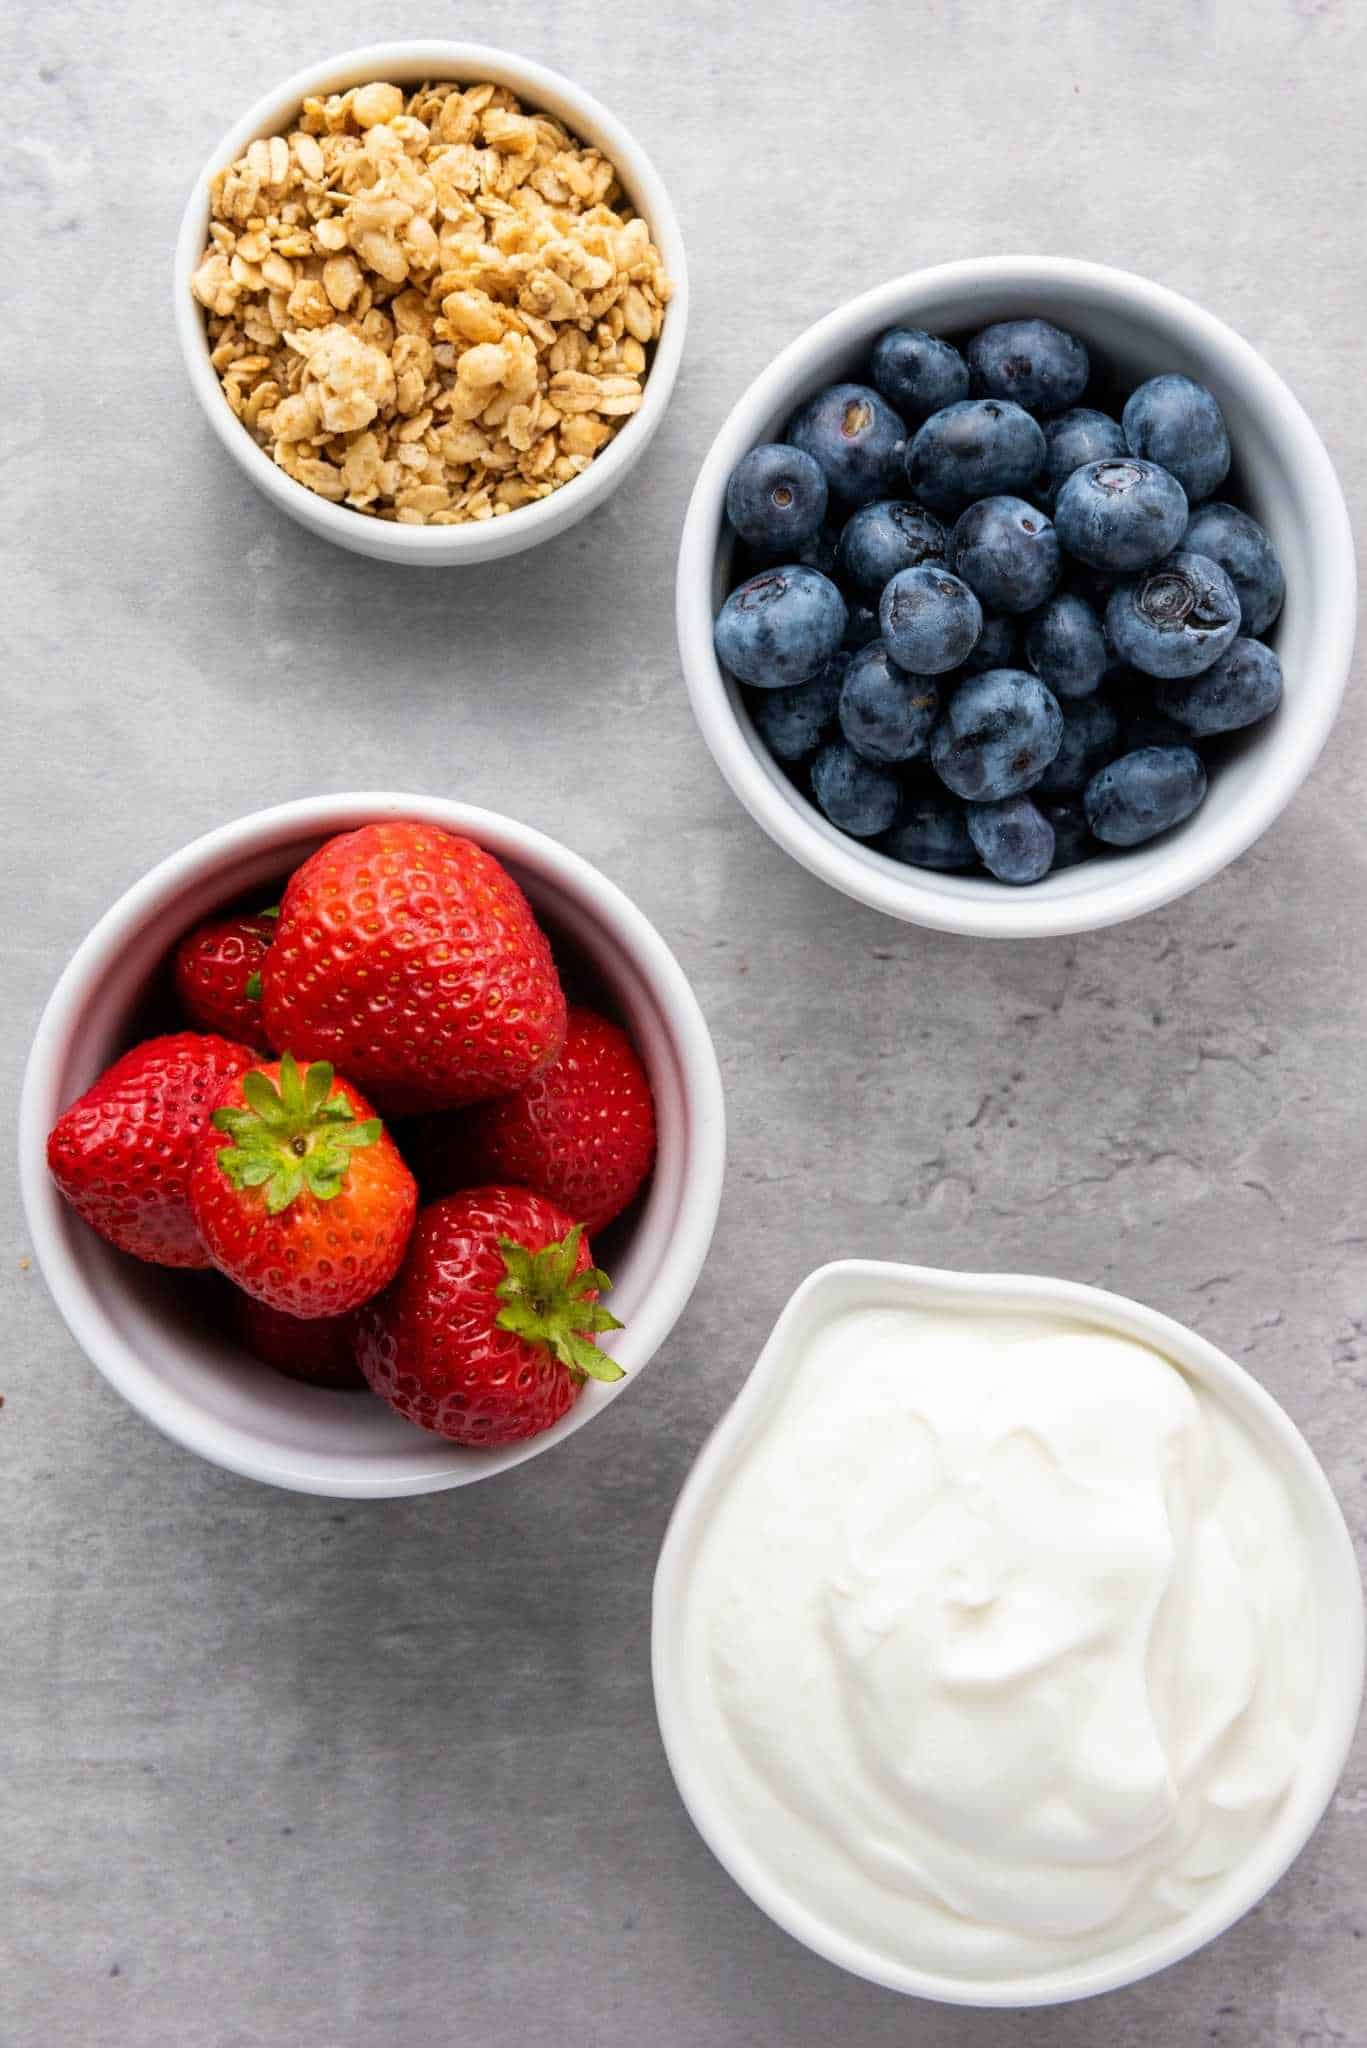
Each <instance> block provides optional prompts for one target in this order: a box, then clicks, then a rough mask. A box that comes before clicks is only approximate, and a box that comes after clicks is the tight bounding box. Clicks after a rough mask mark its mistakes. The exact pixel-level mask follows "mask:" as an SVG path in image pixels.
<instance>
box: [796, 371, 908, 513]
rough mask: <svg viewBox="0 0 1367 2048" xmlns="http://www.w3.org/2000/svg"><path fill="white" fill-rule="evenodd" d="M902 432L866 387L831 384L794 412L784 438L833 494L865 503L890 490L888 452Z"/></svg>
mask: <svg viewBox="0 0 1367 2048" xmlns="http://www.w3.org/2000/svg"><path fill="white" fill-rule="evenodd" d="M906 434H907V430H906V427H905V426H904V425H903V423H902V421H901V419H900V417H899V416H898V414H897V413H895V412H894V411H893V409H892V407H891V406H890V405H889V404H888V402H887V400H886V399H885V398H881V397H880V396H879V394H878V393H877V392H876V391H873V390H870V388H869V386H868V385H867V384H832V385H829V386H828V387H827V389H826V390H825V391H818V392H817V394H816V397H815V398H809V399H808V401H807V403H806V405H804V406H803V407H802V408H801V409H800V411H798V412H797V413H796V414H795V415H794V416H793V419H792V422H791V424H790V425H789V428H788V439H789V440H790V441H792V442H793V443H794V444H795V445H796V446H797V447H799V448H801V449H803V450H804V451H805V453H806V454H808V455H810V456H811V457H812V458H813V460H814V461H816V462H818V463H819V464H820V465H821V468H822V470H823V472H824V473H825V477H826V483H827V486H828V487H829V489H830V491H831V493H832V494H833V496H835V497H837V498H840V499H842V500H843V502H844V503H845V504H847V505H867V504H868V502H869V500H870V499H872V498H885V497H887V495H888V492H889V484H890V476H891V466H892V456H893V450H894V449H895V448H896V447H897V444H898V442H899V441H905V439H906Z"/></svg>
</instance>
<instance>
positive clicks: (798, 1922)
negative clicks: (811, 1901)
mask: <svg viewBox="0 0 1367 2048" xmlns="http://www.w3.org/2000/svg"><path fill="white" fill-rule="evenodd" d="M906 1305H911V1306H914V1307H917V1308H939V1307H943V1308H949V1309H963V1308H966V1307H973V1306H979V1305H980V1306H983V1307H987V1308H991V1309H995V1310H998V1311H1010V1310H1018V1311H1026V1312H1030V1311H1034V1312H1036V1313H1039V1312H1044V1313H1046V1314H1047V1313H1053V1314H1058V1315H1063V1316H1066V1317H1067V1318H1069V1319H1070V1320H1071V1321H1074V1322H1079V1321H1080V1322H1084V1323H1090V1324H1094V1325H1097V1326H1099V1327H1100V1328H1102V1329H1105V1330H1108V1331H1111V1332H1118V1333H1120V1334H1122V1335H1124V1336H1128V1337H1133V1338H1136V1339H1138V1340H1139V1341H1140V1342H1141V1343H1144V1344H1147V1345H1149V1346H1151V1347H1152V1348H1153V1349H1154V1350H1156V1351H1158V1352H1160V1353H1161V1354H1162V1355H1163V1356H1165V1357H1166V1358H1169V1359H1170V1360H1172V1362H1173V1363H1174V1364H1175V1365H1177V1366H1179V1367H1180V1368H1181V1370H1182V1371H1184V1372H1185V1373H1187V1374H1188V1375H1189V1376H1190V1378H1191V1379H1192V1380H1193V1381H1195V1382H1196V1384H1197V1385H1198V1386H1199V1387H1201V1388H1202V1389H1203V1390H1206V1391H1208V1392H1209V1393H1211V1394H1212V1395H1213V1396H1215V1397H1216V1398H1217V1399H1218V1400H1219V1401H1220V1402H1221V1403H1223V1404H1224V1405H1225V1406H1226V1407H1227V1408H1228V1410H1229V1411H1230V1413H1232V1414H1233V1415H1234V1416H1235V1417H1236V1418H1237V1419H1238V1420H1239V1421H1240V1422H1241V1423H1242V1424H1243V1426H1244V1427H1245V1429H1247V1430H1248V1432H1249V1433H1250V1435H1251V1436H1252V1437H1253V1439H1254V1442H1255V1443H1256V1444H1257V1445H1258V1446H1259V1448H1260V1449H1261V1450H1262V1452H1263V1453H1264V1455H1265V1456H1266V1457H1267V1459H1268V1461H1269V1462H1270V1463H1271V1464H1272V1465H1274V1466H1275V1467H1276V1469H1277V1470H1278V1471H1279V1472H1280V1473H1281V1475H1282V1477H1283V1479H1284V1481H1285V1483H1286V1486H1287V1488H1288V1490H1289V1492H1290V1495H1291V1498H1292V1501H1293V1503H1294V1505H1295V1506H1296V1508H1297V1510H1298V1512H1299V1515H1300V1517H1301V1522H1302V1527H1303V1530H1304V1534H1305V1540H1306V1546H1307V1552H1308V1555H1309V1559H1310V1569H1311V1571H1312V1573H1313V1575H1314V1578H1315V1582H1316V1589H1317V1594H1318V1601H1319V1621H1320V1627H1319V1632H1318V1634H1319V1654H1320V1671H1319V1686H1318V1701H1317V1708H1316V1712H1315V1718H1314V1721H1313V1724H1312V1726H1311V1728H1310V1730H1309V1733H1308V1736H1307V1738H1306V1741H1305V1745H1304V1750H1303V1754H1302V1758H1301V1762H1300V1765H1299V1768H1298V1770H1297V1773H1296V1775H1295V1777H1294V1779H1293V1781H1292V1784H1291V1786H1290V1789H1289V1790H1288V1793H1287V1796H1286V1799H1285V1801H1284V1803H1283V1805H1282V1806H1281V1808H1280V1809H1279V1810H1278V1813H1277V1816H1276V1819H1275V1820H1274V1822H1273V1823H1272V1824H1271V1826H1270V1827H1268V1829H1267V1830H1266V1832H1265V1833H1264V1835H1263V1836H1262V1838H1261V1839H1260V1841H1259V1842H1258V1844H1257V1846H1256V1849H1255V1850H1254V1851H1253V1852H1252V1853H1251V1854H1250V1855H1248V1856H1247V1857H1246V1858H1245V1860H1244V1861H1242V1862H1241V1863H1239V1864H1237V1865H1236V1866H1235V1867H1234V1868H1233V1869H1232V1870H1231V1871H1230V1872H1229V1873H1228V1874H1227V1876H1226V1877H1225V1878H1223V1879H1221V1880H1218V1881H1217V1882H1216V1884H1215V1887H1214V1889H1213V1890H1212V1892H1211V1895H1210V1897H1209V1899H1208V1900H1207V1901H1206V1902H1205V1904H1204V1905H1203V1906H1202V1908H1201V1910H1200V1911H1199V1912H1196V1913H1192V1914H1190V1915H1188V1916H1187V1917H1185V1918H1183V1919H1181V1920H1178V1921H1175V1922H1174V1923H1173V1924H1172V1925H1171V1926H1168V1927H1164V1928H1160V1929H1159V1930H1158V1931H1157V1932H1155V1933H1153V1934H1152V1935H1150V1936H1148V1937H1146V1938H1145V1939H1144V1940H1142V1941H1139V1942H1134V1943H1132V1944H1130V1945H1129V1946H1128V1947H1127V1948H1124V1949H1120V1950H1117V1951H1116V1952H1114V1953H1113V1954H1111V1955H1105V1956H1100V1957H1094V1958H1092V1959H1090V1960H1088V1961H1085V1962H1080V1963H1078V1964H1077V1965H1075V1966H1073V1967H1072V1968H1069V1969H1063V1970H1051V1971H1049V1972H1041V1973H1040V1974H1038V1975H1035V1976H1029V1977H1014V1978H1011V1979H1009V1980H1001V1981H998V1982H996V1983H984V1982H982V1981H980V1980H978V1979H975V1978H956V1977H950V1976H945V1975H942V1974H937V1973H935V1972H932V1971H930V1970H922V1969H917V1968H910V1967H907V1966H905V1965H904V1964H902V1963H901V1962H900V1961H899V1960H897V1959H894V1958H890V1957H888V1956H886V1955H883V1954H880V1953H879V1952H878V1951H876V1950H875V1949H873V1948H871V1947H866V1946H864V1945H862V1944H861V1943H859V1942H857V1941H854V1940H852V1939H850V1938H849V1936H848V1935H846V1934H845V1933H843V1932H841V1931H839V1930H837V1929H835V1928H833V1927H831V1926H829V1925H827V1924H826V1923H825V1922H824V1921H822V1920H821V1919H819V1918H818V1917H817V1916H816V1915H815V1914H814V1913H813V1912H812V1911H811V1910H810V1908H809V1907H808V1906H807V1905H806V1904H804V1903H803V1902H801V1901H800V1900H798V1899H797V1898H796V1897H794V1896H793V1894H792V1892H791V1891H790V1890H789V1888H788V1887H787V1886H786V1885H785V1883H784V1881H783V1879H782V1877H781V1876H779V1875H778V1874H777V1873H776V1872H775V1871H774V1870H773V1869H772V1868H771V1867H769V1866H768V1865H766V1864H765V1862H764V1861H763V1860H762V1858H761V1857H760V1856H759V1855H757V1854H756V1852H755V1850H754V1849H753V1847H752V1846H751V1844H750V1843H749V1841H747V1839H746V1836H745V1832H744V1829H743V1827H742V1826H741V1825H740V1824H739V1822H738V1817H737V1815H736V1813H735V1812H734V1811H733V1810H731V1809H729V1808H728V1805H727V1802H726V1799H725V1797H724V1795H723V1794H722V1792H721V1790H720V1781H719V1779H718V1776H717V1774H716V1772H715V1769H714V1768H713V1765H712V1762H711V1759H710V1756H709V1751H708V1745H707V1743H706V1742H705V1741H704V1740H701V1739H700V1736H699V1732H698V1729H697V1727H696V1725H695V1722H694V1719H693V1715H692V1712H691V1709H690V1686H689V1682H688V1666H687V1663H686V1659H685V1654H684V1642H685V1637H686V1634H687V1630H688V1618H689V1588H690V1580H691V1573H692V1567H693V1561H694V1557H695V1553H696V1550H697V1545H698V1541H699V1538H700V1537H701V1535H702V1533H703V1530H704V1528H705V1526H706V1524H707V1521H708V1517H709V1515H710V1514H711V1513H712V1511H713V1509H714V1507H715V1504H716V1502H717V1500H718V1499H719V1497H720V1494H721V1492H722V1490H723V1489H724V1487H725V1485H726V1482H727V1480H728V1478H729V1476H730V1472H731V1469H732V1466H733V1464H734V1462H735V1461H736V1459H737V1458H738V1457H740V1456H741V1455H742V1454H743V1453H744V1451H745V1450H746V1449H747V1448H748V1446H749V1445H750V1444H751V1443H752V1442H753V1441H755V1439H756V1438H757V1437H758V1436H759V1435H760V1433H761V1432H762V1431H763V1429H764V1427H765V1425H766V1422H767V1419H768V1417H769V1416H770V1415H771V1413H773V1411H774V1409H775V1407H776V1406H777V1404H778V1403H779V1401H780V1400H781V1398H782V1395H783V1390H784V1386H785V1383H786V1381H787V1379H788V1377H789V1375H790V1374H791V1372H792V1371H793V1370H794V1369H795V1367H796V1364H797V1361H798V1359H799V1355H800V1353H801V1351H802V1350H803V1349H804V1348H805V1347H806V1345H807V1344H808V1342H809V1341H810V1339H811V1338H812V1336H813V1335H814V1334H815V1332H816V1331H817V1330H818V1329H819V1328H821V1327H822V1326H823V1325H824V1324H825V1323H827V1322H828V1321H829V1320H830V1319H831V1318H832V1317H835V1316H839V1315H841V1314H843V1313H844V1312H846V1311H847V1310H849V1309H851V1308H863V1307H870V1306H873V1307H883V1306H887V1307H898V1306H906ZM652 1659H653V1668H654V1681H655V1704H656V1709H657V1712H658V1714H659V1720H660V1732H661V1734H662V1736H663V1738H664V1746H665V1751H666V1753H667V1755H668V1758H669V1763H670V1768H671V1769H672V1771H673V1773H674V1779H675V1783H676V1784H677V1786H678V1788H679V1793H680V1795H681V1797H682V1799H683V1802H684V1805H685V1806H686V1807H687V1809H688V1811H689V1813H690V1815H691V1816H692V1819H693V1821H694V1823H695V1825H696V1826H697V1829H698V1831H699V1833H700V1834H701V1835H702V1837H703V1839H704V1841H705V1842H706V1843H707V1845H708V1847H709V1848H710V1849H711V1850H712V1852H713V1854H714V1855H715V1856H716V1857H717V1858H718V1859H719V1861H720V1862H721V1863H722V1864H723V1865H724V1866H725V1868H726V1869H727V1870H728V1871H729V1872H730V1874H731V1876H732V1877H733V1878H734V1879H735V1881H736V1883H737V1884H738V1885H740V1887H741V1889H742V1890H743V1891H745V1892H748V1893H749V1895H750V1897H751V1898H752V1899H753V1900H754V1902H755V1904H756V1905H757V1906H759V1907H761V1908H762V1909H763V1911H764V1912H766V1913H768V1914H769V1916H770V1917H771V1918H772V1919H774V1920H776V1921H777V1922H778V1924H779V1926H780V1927H783V1928H786V1929H787V1931H788V1933H789V1934H792V1935H795V1936H796V1937H797V1939H798V1940H799V1941H801V1942H805V1943H806V1945H807V1946H808V1947H809V1948H811V1949H814V1950H815V1951H816V1952H817V1954H818V1955H822V1956H825V1957H827V1958H828V1959H829V1960H830V1961H831V1962H833V1963H839V1964H840V1965H841V1967H842V1968H844V1969H847V1970H852V1971H853V1972H854V1973H855V1974H856V1975H857V1976H860V1977H867V1978H869V1979H870V1980H871V1981H872V1982H874V1983H876V1984H885V1985H887V1986H888V1987H889V1988H890V1989H892V1990H894V1991H905V1992H910V1993H913V1994H915V1995H916V1996H918V1997H921V1998H933V1999H939V2000H942V2001H945V2002H947V2003H950V2004H955V2005H976V2006H1025V2005H1052V2004H1058V2003H1062V2002H1063V2001H1065V2000H1069V1999H1074V1998H1087V1997H1090V1996H1092V1995H1093V1994H1094V1993H1096V1992H1101V1991H1113V1990H1116V1989H1118V1988H1119V1987H1120V1986H1121V1985H1123V1984H1131V1983H1134V1982H1135V1981H1136V1980H1137V1979H1138V1978H1140V1977H1146V1976H1148V1975H1149V1974H1150V1973H1151V1972H1152V1971H1154V1970H1161V1969H1164V1968H1166V1967H1167V1965H1168V1964H1170V1963H1175V1962H1178V1961H1180V1959H1181V1958H1182V1957H1183V1956H1186V1955H1190V1954H1191V1953H1192V1951H1193V1950H1194V1949H1197V1948H1200V1947H1202V1946H1203V1945H1204V1944H1205V1943H1206V1942H1208V1941H1212V1940H1213V1939H1214V1938H1215V1936H1216V1935H1218V1934H1221V1933H1223V1932H1224V1930H1225V1929H1226V1928H1227V1927H1229V1926H1231V1925H1232V1924H1233V1922H1234V1921H1236V1920H1237V1919H1239V1918H1240V1917H1241V1915H1243V1914H1244V1913H1246V1912H1248V1910H1249V1908H1250V1907H1252V1906H1254V1905H1256V1904H1257V1902H1258V1900H1259V1899H1260V1898H1261V1897H1262V1896H1263V1894H1264V1893H1265V1892H1266V1891H1267V1889H1268V1887H1269V1886H1270V1885H1273V1884H1275V1883H1276V1881H1277V1879H1278V1878H1279V1877H1280V1876H1281V1875H1282V1873H1283V1872H1284V1871H1285V1870H1286V1868H1287V1866H1288V1865H1289V1864H1290V1863H1291V1862H1292V1860H1293V1859H1294V1858H1295V1857H1296V1856H1297V1855H1298V1854H1299V1853H1300V1851H1301V1849H1302V1848H1303V1847H1304V1846H1305V1843H1306V1841H1307V1840H1308V1838H1309V1836H1310V1835H1311V1833H1312V1832H1313V1830H1314V1828H1315V1826H1316V1824H1317V1823H1318V1821H1319V1819H1320V1817H1321V1815H1322V1814H1323V1812H1324V1810H1325V1808H1326V1806H1327V1805H1328V1803H1329V1800H1330V1798H1331V1797H1332V1795H1333V1791H1334V1787H1335V1785H1336V1784H1337V1782H1338V1779H1339V1776H1340V1774H1341V1773H1342V1770H1343V1766H1344V1763H1345V1761H1346V1759H1347V1755H1348V1749H1349V1745H1350V1743H1351V1741H1352V1737H1353V1731H1354V1728H1355V1726H1356V1723H1357V1716H1358V1709H1359V1706H1360V1703H1361V1699H1362V1685H1363V1607H1362V1588H1361V1584H1360V1581H1359V1578H1358V1571H1357V1564H1356V1560H1355V1558H1354V1555H1353V1545H1352V1539H1351V1538H1350V1536H1349V1534H1348V1531H1347V1528H1346V1527H1345V1525H1344V1520H1343V1516H1342V1514H1341V1513H1340V1511H1339V1507H1338V1503H1337V1501H1336V1500H1335V1498H1334V1495H1333V1493H1332V1491H1331V1490H1330V1486H1329V1482H1328V1480H1327V1479H1326V1478H1325V1476H1324V1474H1323V1472H1322V1471H1321V1470H1320V1467H1319V1465H1318V1464H1317V1462H1316V1460H1315V1457H1314V1454H1313V1452H1312V1451H1311V1449H1310V1447H1309V1445H1308V1444H1307V1443H1306V1441H1305V1439H1304V1437H1303V1436H1302V1435H1301V1434H1300V1431H1299V1430H1298V1429H1297V1428H1296V1426H1295V1424H1294V1423H1293V1422H1292V1421H1291V1419H1290V1417H1289V1416H1288V1415H1287V1414H1286V1413H1285V1412H1284V1411H1283V1410H1282V1409H1281V1408H1279V1407H1278V1406H1277V1404H1276V1402H1275V1401H1274V1400H1273V1399H1272V1397H1271V1395H1270V1394H1268V1393H1267V1392H1265V1390H1264V1389H1263V1388H1262V1387H1261V1386H1260V1385H1259V1384H1258V1382H1257V1381H1256V1380H1255V1379H1253V1378H1252V1376H1251V1375H1250V1374H1249V1373H1247V1372H1245V1371H1244V1370H1243V1368H1242V1367H1241V1366H1238V1365H1235V1363H1234V1362H1233V1360H1232V1359H1230V1358H1227V1357H1226V1356H1225V1355H1224V1353H1223V1352H1221V1351H1217V1350H1216V1349H1215V1347H1214V1345H1213V1344H1208V1343H1207V1342H1206V1341H1205V1339H1204V1338H1202V1337H1198V1336H1196V1335H1195V1334H1194V1333H1193V1332H1192V1331H1190V1330H1187V1329H1184V1328H1183V1327H1182V1325H1181V1324H1180V1323H1175V1322H1173V1321H1171V1320H1170V1319H1169V1318H1168V1317H1167V1316H1162V1315H1158V1314H1157V1313H1156V1312H1155V1311H1154V1310H1153V1309H1148V1308H1143V1307H1141V1306H1140V1305H1139V1303H1138V1302H1133V1301H1126V1300H1124V1299H1123V1298H1122V1297H1121V1296H1119V1295H1115V1294H1105V1293H1103V1292H1101V1291H1100V1290H1099V1289H1097V1288H1095V1287H1083V1286H1080V1285H1078V1284H1076V1283H1075V1282H1072V1281H1068V1280H1046V1279H1040V1278H1035V1277H1030V1276H1022V1275H1019V1274H1005V1273H1002V1274H977V1273H941V1272H933V1271H930V1270H928V1269H926V1268H924V1267H918V1266H900V1265H891V1264H880V1263H877V1262H875V1261H871V1260H855V1259H850V1260H842V1261H840V1262H839V1263H837V1264H835V1265H830V1266H823V1267H821V1268H820V1270H819V1271H817V1272H815V1273H813V1274H811V1275H810V1276H809V1278H808V1279H807V1280H805V1281H804V1282H803V1284H802V1286H801V1287H799V1288H798V1290H797V1292H796V1294H795V1295H794V1296H793V1298H792V1300H791V1301H790V1302H789V1303H788V1306H787V1307H786V1308H785V1309H784V1311H783V1313H782V1315H781V1316H780V1317H779V1320H778V1323H777V1324H776V1326H775V1328H774V1332H773V1335H772V1336H771V1337H770V1339H769V1341H768V1343H767V1344H766V1345H765V1347H764V1350H763V1351H762V1352H761V1354H760V1358H759V1362H758V1364H757V1365H756V1366H755V1368H754V1370H753V1372H752V1373H751V1374H750V1377H749V1379H748V1380H747V1381H746V1383H745V1385H744V1386H743V1387H742V1389H741V1391H740V1393H739V1394H738V1396H737V1397H736V1400H735V1402H734V1404H733V1406H732V1407H731V1408H730V1410H729V1411H728V1412H727V1414H726V1415H724V1416H723V1418H722V1420H721V1422H720V1423H719V1424H718V1426H717V1428H716V1430H715V1431H714V1433H713V1435H712V1436H711V1438H710V1439H709V1441H708V1443H707V1444H706V1446H705V1447H704V1449H703V1451H702V1453H701V1455H700V1456H699V1458H698V1461H697V1463H696V1464H695V1465H694V1467H693V1470H692V1471H691V1473H690V1474H689V1476H688V1479H687V1480H686V1481H685V1483H684V1487H683V1491H682V1492H681V1493H680V1495H679V1499H678V1503H677V1505H676V1507H675V1509H674V1514H673V1517H672V1519H671V1521H670V1524H669V1528H668V1530H667V1532H666V1535H665V1540H664V1545H663V1548H662V1549H661V1552H660V1561H659V1565H658V1568H657V1570H656V1573H655V1595H654V1622H653V1642H652ZM990 1767H991V1760H990V1758H984V1769H990Z"/></svg>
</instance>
